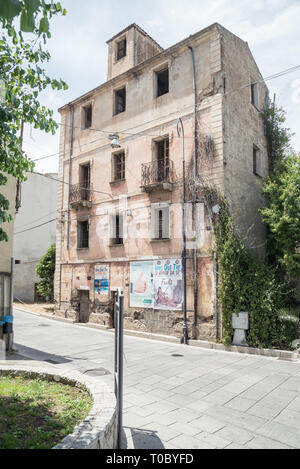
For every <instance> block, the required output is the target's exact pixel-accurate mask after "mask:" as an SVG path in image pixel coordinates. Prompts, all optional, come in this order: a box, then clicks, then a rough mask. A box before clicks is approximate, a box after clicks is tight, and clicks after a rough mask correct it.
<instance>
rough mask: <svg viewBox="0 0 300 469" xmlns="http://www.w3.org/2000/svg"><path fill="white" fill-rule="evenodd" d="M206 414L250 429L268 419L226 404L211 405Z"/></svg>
mask: <svg viewBox="0 0 300 469" xmlns="http://www.w3.org/2000/svg"><path fill="white" fill-rule="evenodd" d="M205 414H206V415H208V416H210V417H213V418H216V419H218V420H219V421H221V422H225V423H229V424H232V425H235V426H237V427H242V428H245V429H247V430H250V431H255V430H257V429H258V428H259V427H261V426H263V425H264V424H265V423H266V419H263V418H261V417H256V416H254V415H249V414H247V413H245V412H240V411H238V410H235V409H230V408H228V407H224V406H214V407H211V408H210V409H207V410H206V411H205Z"/></svg>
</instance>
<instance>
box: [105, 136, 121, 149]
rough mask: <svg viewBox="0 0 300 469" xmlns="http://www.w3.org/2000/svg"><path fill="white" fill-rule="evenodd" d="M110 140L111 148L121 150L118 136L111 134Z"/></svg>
mask: <svg viewBox="0 0 300 469" xmlns="http://www.w3.org/2000/svg"><path fill="white" fill-rule="evenodd" d="M108 138H109V139H110V146H111V147H112V148H113V149H117V148H121V145H120V142H119V135H118V134H110V135H109V136H108Z"/></svg>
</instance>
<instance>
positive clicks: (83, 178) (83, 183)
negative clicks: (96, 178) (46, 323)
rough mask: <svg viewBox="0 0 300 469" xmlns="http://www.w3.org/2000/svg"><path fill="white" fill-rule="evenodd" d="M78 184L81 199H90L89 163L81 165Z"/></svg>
mask: <svg viewBox="0 0 300 469" xmlns="http://www.w3.org/2000/svg"><path fill="white" fill-rule="evenodd" d="M79 184H80V192H81V199H82V200H89V199H90V165H89V164H86V165H81V166H80V174H79Z"/></svg>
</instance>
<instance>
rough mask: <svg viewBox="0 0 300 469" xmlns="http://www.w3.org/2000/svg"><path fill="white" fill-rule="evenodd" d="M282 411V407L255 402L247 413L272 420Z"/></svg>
mask: <svg viewBox="0 0 300 469" xmlns="http://www.w3.org/2000/svg"><path fill="white" fill-rule="evenodd" d="M279 413H280V409H273V408H272V407H265V406H262V405H260V404H255V405H254V406H252V407H250V408H249V409H248V410H247V414H251V415H256V416H257V417H262V418H264V419H266V420H272V419H273V418H275V417H276V415H278V414H279Z"/></svg>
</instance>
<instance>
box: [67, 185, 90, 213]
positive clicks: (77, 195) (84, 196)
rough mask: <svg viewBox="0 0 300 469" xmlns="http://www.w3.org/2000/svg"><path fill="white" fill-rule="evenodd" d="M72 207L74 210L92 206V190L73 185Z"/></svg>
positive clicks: (71, 192) (71, 193) (71, 191)
mask: <svg viewBox="0 0 300 469" xmlns="http://www.w3.org/2000/svg"><path fill="white" fill-rule="evenodd" d="M70 205H71V207H73V208H78V207H80V206H81V207H88V208H90V207H91V206H92V188H91V186H89V187H86V188H85V187H83V186H82V185H81V184H73V185H72V186H71V188H70Z"/></svg>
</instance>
